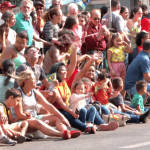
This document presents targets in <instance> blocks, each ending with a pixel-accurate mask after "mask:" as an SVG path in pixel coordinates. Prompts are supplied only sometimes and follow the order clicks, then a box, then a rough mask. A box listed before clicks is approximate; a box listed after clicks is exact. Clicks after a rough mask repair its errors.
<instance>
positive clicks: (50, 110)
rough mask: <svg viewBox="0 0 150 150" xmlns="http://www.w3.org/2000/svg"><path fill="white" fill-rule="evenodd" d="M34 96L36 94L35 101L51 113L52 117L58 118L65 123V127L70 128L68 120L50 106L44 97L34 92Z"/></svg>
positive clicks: (36, 91)
mask: <svg viewBox="0 0 150 150" xmlns="http://www.w3.org/2000/svg"><path fill="white" fill-rule="evenodd" d="M35 94H36V99H37V101H38V102H39V103H40V104H41V105H42V106H43V107H44V108H45V109H46V110H47V111H48V112H50V113H53V114H54V115H56V116H57V117H59V118H60V119H61V120H62V121H63V123H65V124H66V125H68V126H70V124H69V122H68V120H67V119H66V118H65V117H64V116H63V115H62V114H61V113H60V112H59V111H58V110H57V109H56V108H55V107H54V106H53V105H52V104H50V103H49V102H48V101H47V100H46V99H45V97H44V96H43V95H42V94H41V93H40V92H39V91H38V90H35Z"/></svg>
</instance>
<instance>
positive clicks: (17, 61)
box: [11, 46, 26, 70]
mask: <svg viewBox="0 0 150 150" xmlns="http://www.w3.org/2000/svg"><path fill="white" fill-rule="evenodd" d="M11 47H12V48H14V50H15V51H16V53H17V57H16V58H15V59H13V61H14V62H15V65H16V67H15V70H16V69H17V68H18V66H19V65H21V64H22V63H25V62H26V59H25V57H23V56H21V55H20V54H19V53H18V51H17V50H16V48H15V47H14V46H11Z"/></svg>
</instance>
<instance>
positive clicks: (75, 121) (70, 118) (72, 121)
mask: <svg viewBox="0 0 150 150" xmlns="http://www.w3.org/2000/svg"><path fill="white" fill-rule="evenodd" d="M59 111H60V112H61V113H62V114H63V115H64V116H65V117H66V118H67V119H68V121H69V123H70V125H71V126H72V127H74V128H77V129H79V130H81V131H82V132H84V131H85V129H86V127H87V126H86V124H85V123H83V122H81V121H80V120H79V119H75V118H74V117H73V116H72V115H71V114H69V113H68V112H66V111H64V110H59Z"/></svg>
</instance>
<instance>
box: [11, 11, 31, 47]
mask: <svg viewBox="0 0 150 150" xmlns="http://www.w3.org/2000/svg"><path fill="white" fill-rule="evenodd" d="M11 28H12V29H13V30H15V31H16V32H17V33H19V32H21V31H23V30H25V31H27V34H28V38H29V40H28V43H27V45H28V46H32V40H33V26H32V18H31V16H30V18H29V20H25V18H24V16H23V14H22V12H21V13H19V14H17V15H16V24H15V25H14V26H13V27H11Z"/></svg>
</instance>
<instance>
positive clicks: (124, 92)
mask: <svg viewBox="0 0 150 150" xmlns="http://www.w3.org/2000/svg"><path fill="white" fill-rule="evenodd" d="M122 80H123V90H122V91H121V95H122V96H123V99H125V96H126V91H125V90H124V86H125V78H124V79H123V78H122Z"/></svg>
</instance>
